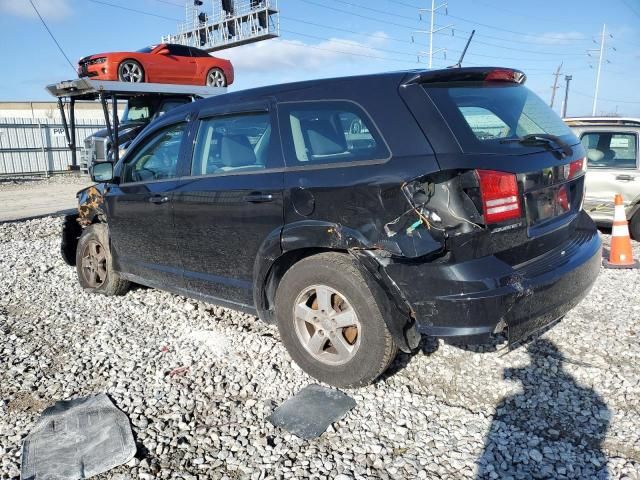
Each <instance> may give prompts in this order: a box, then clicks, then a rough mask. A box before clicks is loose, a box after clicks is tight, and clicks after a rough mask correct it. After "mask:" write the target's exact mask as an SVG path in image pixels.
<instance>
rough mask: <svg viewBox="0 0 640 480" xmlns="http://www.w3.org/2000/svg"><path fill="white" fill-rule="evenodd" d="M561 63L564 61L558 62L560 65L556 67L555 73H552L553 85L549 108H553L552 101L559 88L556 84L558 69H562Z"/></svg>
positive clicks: (558, 74)
mask: <svg viewBox="0 0 640 480" xmlns="http://www.w3.org/2000/svg"><path fill="white" fill-rule="evenodd" d="M563 63H564V62H560V65H558V69H557V70H556V73H554V74H553V76H554V77H555V78H554V79H553V87H551V102H550V103H549V106H550V107H551V108H553V102H554V100H555V99H556V90H558V89H559V88H560V87H559V86H558V77H559V76H560V70H562V64H563Z"/></svg>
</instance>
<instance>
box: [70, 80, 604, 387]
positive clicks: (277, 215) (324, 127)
mask: <svg viewBox="0 0 640 480" xmlns="http://www.w3.org/2000/svg"><path fill="white" fill-rule="evenodd" d="M524 80H525V76H524V74H523V73H522V72H520V71H517V70H511V69H496V68H458V69H449V70H441V71H428V72H424V71H412V72H398V73H388V74H379V75H370V76H359V77H349V78H337V79H328V80H317V81H310V82H302V83H295V84H289V85H279V86H272V87H265V88H259V89H253V90H246V91H241V92H236V93H232V94H226V95H221V96H218V97H215V98H211V99H207V100H202V101H198V102H195V103H193V104H190V105H188V106H185V107H179V108H177V109H175V110H172V111H171V112H169V113H167V114H166V115H164V116H163V117H161V118H160V119H158V120H156V121H154V122H153V123H151V124H150V125H149V126H148V127H147V128H146V129H145V131H144V132H143V133H142V134H141V135H140V136H139V137H138V138H137V139H136V140H135V141H134V143H133V144H132V145H131V147H130V148H129V150H128V151H127V153H126V155H125V156H124V158H122V159H121V161H120V162H119V163H118V164H117V165H115V166H113V165H112V164H111V163H101V164H96V165H95V166H94V169H93V178H94V180H95V181H98V182H102V183H100V184H99V185H97V186H94V187H91V188H90V189H89V190H86V191H83V192H80V193H79V197H80V204H81V205H80V212H79V214H76V215H73V216H69V217H67V219H66V222H65V229H64V233H63V245H62V250H63V254H64V256H65V258H66V260H67V261H68V263H70V264H75V265H76V266H77V271H78V277H79V280H80V284H81V285H82V287H84V288H85V289H86V290H88V291H92V292H96V293H102V294H106V295H121V294H124V293H125V292H126V291H127V288H128V287H129V284H130V282H135V283H139V284H143V285H148V286H151V287H157V288H161V289H166V290H169V291H172V292H175V293H177V294H180V295H185V296H189V297H193V298H197V299H201V300H203V301H206V302H212V303H216V304H219V305H223V306H226V307H230V308H234V309H238V310H242V311H245V312H250V313H252V314H257V315H258V316H259V317H260V318H261V319H262V320H264V321H267V322H277V324H278V328H279V330H280V335H281V338H282V341H283V342H284V344H285V345H286V347H287V349H288V351H289V353H290V354H291V356H292V357H293V358H294V360H295V361H296V362H297V363H298V364H299V365H300V366H301V367H302V368H303V369H304V370H305V371H307V372H308V373H309V374H310V375H312V376H314V377H316V378H318V379H320V380H322V381H324V382H326V383H329V384H332V385H337V386H357V385H364V384H366V383H368V382H371V381H372V380H374V379H375V378H376V377H377V376H378V375H380V373H382V372H383V371H384V370H385V369H386V368H387V366H388V365H389V363H390V362H391V361H392V359H393V358H394V356H395V354H396V351H397V350H398V349H400V350H402V351H410V350H412V349H414V348H416V347H417V346H418V343H419V341H420V335H421V334H425V335H431V336H436V337H445V338H449V339H455V338H457V339H458V340H464V341H465V342H467V343H470V342H480V341H486V340H488V339H489V338H490V337H491V336H493V335H498V334H501V333H506V334H507V335H508V339H509V342H510V343H511V344H513V343H516V342H519V341H521V340H523V339H525V338H527V337H528V336H529V335H530V334H532V333H533V332H535V331H537V330H539V329H541V328H543V327H546V326H548V325H549V324H550V323H552V322H554V321H555V320H557V319H559V318H560V317H562V316H563V315H564V314H565V313H567V311H568V310H569V309H571V308H572V307H574V306H575V305H576V304H577V303H578V302H579V301H580V300H581V299H582V298H583V297H584V295H585V294H586V293H587V291H588V290H589V288H590V287H591V285H592V284H593V282H594V280H595V278H596V276H597V274H598V271H599V267H600V262H601V251H600V249H601V243H600V238H599V236H598V233H597V231H596V228H595V226H594V223H593V222H592V221H591V220H590V218H589V217H588V216H587V215H586V214H585V213H584V212H583V211H582V200H583V195H584V169H585V159H584V157H585V151H584V148H583V147H582V145H581V144H580V142H579V141H578V139H577V138H576V137H575V136H574V135H573V134H572V133H571V131H570V130H569V128H568V127H567V126H565V125H564V124H563V123H562V121H561V120H560V118H558V117H557V116H556V114H555V113H553V112H552V111H551V110H550V109H549V107H547V106H546V105H545V103H544V102H543V101H542V100H541V99H540V98H538V97H537V96H536V95H535V94H533V93H532V92H531V91H530V90H528V89H527V88H526V87H525V86H524V85H523V84H524ZM81 227H84V229H83V230H81ZM80 234H81V235H80ZM78 237H79V240H78Z"/></svg>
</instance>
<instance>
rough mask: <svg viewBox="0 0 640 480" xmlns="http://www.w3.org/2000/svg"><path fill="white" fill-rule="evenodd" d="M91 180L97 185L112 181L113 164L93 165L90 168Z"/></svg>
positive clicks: (101, 163)
mask: <svg viewBox="0 0 640 480" xmlns="http://www.w3.org/2000/svg"><path fill="white" fill-rule="evenodd" d="M91 180H93V181H94V182H97V183H103V182H110V181H111V180H113V163H112V162H100V163H94V164H93V167H91Z"/></svg>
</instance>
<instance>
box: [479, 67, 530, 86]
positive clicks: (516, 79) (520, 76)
mask: <svg viewBox="0 0 640 480" xmlns="http://www.w3.org/2000/svg"><path fill="white" fill-rule="evenodd" d="M525 79H526V76H525V74H524V73H522V72H520V71H518V70H510V69H507V68H496V69H495V70H491V71H490V72H489V73H487V74H486V75H485V77H484V81H485V82H513V83H524V81H525Z"/></svg>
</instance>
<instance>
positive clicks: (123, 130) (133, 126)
mask: <svg viewBox="0 0 640 480" xmlns="http://www.w3.org/2000/svg"><path fill="white" fill-rule="evenodd" d="M147 124H148V122H127V123H122V124H120V127H119V128H118V140H119V143H122V142H123V141H128V140H132V139H133V138H135V137H136V135H138V133H140V131H141V130H142V129H143V128H144V127H146V126H147ZM108 136H109V131H108V130H107V129H106V128H103V129H102V130H98V131H97V132H94V133H93V135H90V136H89V137H87V138H91V137H94V138H107V137H108Z"/></svg>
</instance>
